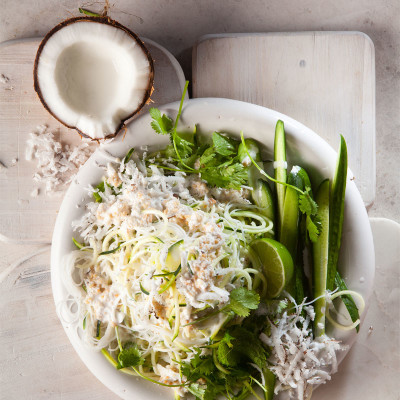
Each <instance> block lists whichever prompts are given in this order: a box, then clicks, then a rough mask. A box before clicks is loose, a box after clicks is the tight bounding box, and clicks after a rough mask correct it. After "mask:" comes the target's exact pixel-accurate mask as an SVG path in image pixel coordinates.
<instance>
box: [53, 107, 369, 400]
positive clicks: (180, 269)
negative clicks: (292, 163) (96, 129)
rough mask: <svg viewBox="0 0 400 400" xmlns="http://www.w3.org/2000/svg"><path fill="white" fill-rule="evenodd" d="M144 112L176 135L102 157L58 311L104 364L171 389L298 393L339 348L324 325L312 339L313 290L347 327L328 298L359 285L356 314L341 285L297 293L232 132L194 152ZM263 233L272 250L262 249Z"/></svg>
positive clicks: (263, 192)
mask: <svg viewBox="0 0 400 400" xmlns="http://www.w3.org/2000/svg"><path fill="white" fill-rule="evenodd" d="M153 110H154V109H153ZM151 115H152V117H153V124H154V125H153V124H152V126H153V128H154V129H155V130H156V131H157V132H159V133H160V132H161V133H163V134H165V132H167V133H169V134H171V135H172V141H173V143H172V144H171V145H169V146H168V147H167V149H164V150H160V151H156V152H154V153H150V154H149V153H148V150H147V148H144V149H140V151H137V150H133V149H131V150H130V151H129V152H128V154H127V155H126V157H124V158H123V159H122V161H120V160H119V159H115V158H114V157H108V159H107V161H109V162H108V164H107V166H106V168H105V176H104V177H103V180H102V181H101V182H100V183H99V184H98V185H97V186H96V187H91V188H90V190H89V191H90V194H91V195H92V197H93V200H92V201H90V202H88V203H87V205H86V211H85V213H84V215H83V216H82V217H81V218H80V219H79V220H77V221H74V222H73V228H74V230H75V231H76V233H77V234H76V237H75V238H73V239H72V242H73V245H74V246H75V248H76V249H75V250H74V251H71V252H70V253H69V254H68V256H67V257H66V259H65V263H64V266H63V271H64V274H65V276H64V282H65V286H66V289H67V291H68V294H69V295H68V298H67V299H66V300H65V301H64V302H62V303H60V304H58V306H57V310H58V313H59V315H60V318H61V319H62V320H63V321H64V322H65V323H66V324H71V325H74V326H76V328H77V330H78V334H79V337H80V338H81V340H82V341H83V342H84V343H85V344H86V346H88V347H89V348H91V349H93V350H95V351H100V352H102V353H103V355H104V356H105V358H106V359H107V360H108V361H109V362H110V363H111V364H112V365H113V366H114V367H115V368H117V369H120V370H121V372H123V373H126V374H130V375H134V376H140V377H141V378H143V379H146V380H148V381H150V382H152V383H155V384H159V385H162V386H168V387H171V388H173V390H174V391H175V398H176V399H180V398H182V399H183V398H196V399H200V400H209V399H216V398H219V396H220V395H224V396H225V397H226V398H229V399H237V400H239V399H242V400H243V399H245V398H246V397H247V396H248V395H251V394H252V395H254V396H255V397H256V398H257V399H261V398H265V399H272V397H273V395H274V393H279V392H280V391H287V392H288V394H289V397H290V398H296V399H300V400H301V399H306V398H309V397H310V396H311V392H312V388H313V385H316V384H321V383H325V382H326V381H327V380H329V379H330V375H331V374H332V373H334V372H335V371H336V369H337V360H336V353H337V352H338V351H341V350H345V348H346V347H345V346H343V345H342V344H341V343H340V342H339V341H337V340H335V339H334V338H330V337H328V336H327V335H326V334H325V333H324V334H323V335H320V336H318V337H314V335H313V323H314V322H313V321H314V318H315V311H314V302H315V301H317V300H318V299H320V298H322V297H325V299H326V308H327V309H326V311H325V310H323V312H326V318H327V319H328V320H329V321H330V323H331V324H332V325H333V326H335V327H336V328H340V329H343V330H350V329H354V328H356V327H358V325H359V323H360V319H359V317H358V319H357V320H355V319H353V323H352V324H349V325H343V324H341V323H339V322H337V321H335V320H334V319H333V318H332V316H331V314H330V311H329V309H332V308H333V303H332V301H333V300H334V299H336V298H337V297H341V298H343V296H347V298H348V299H349V298H350V297H351V298H352V297H356V298H357V299H358V304H359V306H360V307H359V308H360V314H361V313H362V312H363V309H364V301H363V298H362V296H360V295H359V294H358V293H356V292H354V291H351V290H347V288H346V289H345V290H344V289H343V288H342V289H341V290H339V289H336V290H335V291H332V292H329V291H322V293H321V294H320V295H319V297H316V296H314V297H316V298H314V300H312V301H308V302H307V297H305V298H304V300H303V301H302V302H299V301H298V300H297V303H296V300H295V299H297V298H296V297H295V296H294V295H293V294H292V293H290V290H293V287H292V288H291V286H290V285H286V284H287V283H288V282H290V279H291V276H292V272H293V271H292V272H288V271H289V270H290V269H292V270H293V261H292V258H291V256H290V253H289V252H288V250H286V248H284V246H283V245H282V244H280V243H278V242H277V241H276V240H273V239H271V238H273V237H276V236H277V232H276V229H275V226H274V225H275V224H274V219H275V217H274V205H273V201H274V200H273V198H272V195H271V192H270V191H269V190H268V187H267V183H266V182H265V181H261V180H260V178H261V175H262V174H260V173H259V172H258V170H257V169H256V168H253V167H252V166H251V163H247V164H246V165H245V164H241V161H240V157H239V155H238V154H239V153H240V150H239V151H238V148H239V142H237V141H235V140H234V139H231V138H229V137H227V136H225V135H222V134H220V133H214V134H213V145H211V146H210V145H203V147H202V148H201V149H202V150H201V152H202V153H201V154H200V156H199V157H198V158H196V157H194V156H193V157H192V155H191V152H190V151H189V150H190V149H191V147H190V143H189V142H187V141H186V140H184V139H182V138H181V137H179V136H177V133H176V131H174V129H175V130H176V123H175V125H173V124H172V121H171V120H168V119H167V117H166V116H161V114H160V113H159V111H158V110H156V111H153V112H152V113H151ZM157 121H158V122H157ZM168 121H170V123H169V122H168ZM156 122H157V123H158V125H157V124H156ZM174 127H175V128H174ZM164 131H165V132H164ZM171 132H172V133H171ZM184 142H186V144H185V143H184ZM188 143H189V144H188ZM248 143H249V144H250V141H249V142H248ZM185 146H186V147H185ZM207 146H208V147H207ZM241 146H246V144H245V141H244V139H243V138H242V144H241ZM251 146H252V151H253V152H255V153H254V154H256V155H255V156H254V157H255V158H256V157H258V153H257V147H256V145H255V144H254V143H253V144H251ZM200 147H201V146H200ZM188 149H189V150H188ZM244 149H245V151H242V152H241V154H242V158H243V159H244V161H246V157H245V156H246V155H248V156H249V157H250V155H249V152H248V151H247V148H246V147H244ZM171 151H172V153H168V152H171ZM179 151H181V152H182V154H179ZM184 151H186V154H185V153H184ZM173 152H175V153H176V154H175V153H173ZM213 152H214V153H213ZM218 152H219V153H218ZM217 153H218V154H217ZM171 154H172V156H171ZM173 154H175V156H173ZM194 155H196V154H194ZM259 160H260V159H259V158H258V160H257V162H258V164H257V165H259V164H260V165H262V162H261V161H259ZM251 161H252V162H253V163H254V160H253V158H251ZM217 162H218V163H217ZM207 163H211V164H210V165H212V166H213V167H212V168H214V172H210V171H211V167H210V168H208V167H204V166H207V165H208V164H207ZM212 163H214V164H212ZM201 168H203V172H202V173H198V171H199V170H200V169H201ZM207 168H208V169H207ZM229 174H230V175H231V176H232V178H230V175H229ZM248 174H249V177H248ZM251 174H257V175H254V176H250V175H251ZM266 176H267V175H266ZM217 182H220V184H217ZM249 182H251V183H249ZM250 185H253V186H254V187H252V186H250ZM256 186H257V190H258V192H256V193H255V194H256V196H253V197H252V193H254V192H255V191H256V189H255V188H256ZM252 191H253V192H252ZM300 192H301V193H302V194H303V195H304V196H305V195H307V194H308V190H306V191H305V192H304V193H303V192H302V191H301V190H300ZM304 201H312V198H311V197H310V196H309V200H307V198H303V202H304ZM315 207H316V206H315ZM310 221H311V220H310ZM311 222H312V221H311ZM315 229H317V228H315ZM317 234H318V232H316V233H315V235H317ZM260 241H265V242H262V243H264V245H265V246H264V247H262V249H264V250H265V251H266V254H269V257H271V258H273V257H275V258H276V259H274V260H266V259H265V257H266V256H264V257H262V256H261V255H260V253H259V251H260V250H257V249H260V248H261V247H257V246H254V243H256V242H257V243H260ZM267 244H269V245H270V247H267ZM271 246H272V247H271ZM264 250H263V251H264ZM272 250H274V251H275V252H273V251H272ZM268 252H269V253H268ZM285 257H286V258H285ZM282 260H283V261H282ZM285 260H286V261H285ZM268 263H270V264H271V265H272V266H270V267H268V266H266V265H267V264H268ZM284 263H286V264H285V265H284ZM268 268H269V269H268ZM267 269H268V270H267ZM286 279H287V281H286ZM273 283H277V284H276V285H275V287H276V288H277V289H274V290H275V292H274V291H272V290H271V289H268V288H274V285H273ZM268 285H271V286H270V287H269V286H268ZM279 285H281V289H279V288H280V286H279ZM343 285H344V283H343ZM343 287H344V286H343ZM284 288H286V289H285V290H284ZM271 292H272V293H274V294H273V295H271V297H274V298H273V299H269V298H268V293H271ZM311 298H312V297H311ZM354 307H356V306H355V305H354ZM355 311H356V312H357V313H356V312H355V313H354V315H357V316H358V315H359V314H358V310H357V308H355ZM321 329H322V328H321Z"/></svg>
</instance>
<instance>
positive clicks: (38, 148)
mask: <svg viewBox="0 0 400 400" xmlns="http://www.w3.org/2000/svg"><path fill="white" fill-rule="evenodd" d="M92 149H93V147H91V146H90V145H89V144H88V143H86V142H82V143H81V144H80V145H79V146H76V147H71V146H68V145H63V144H62V143H60V142H59V141H58V140H57V139H56V138H55V135H54V133H53V132H51V131H50V130H49V129H48V127H47V126H45V125H40V126H38V127H37V128H36V130H35V132H33V133H31V134H30V139H28V140H27V142H26V149H25V158H26V160H27V161H32V160H36V168H37V170H36V172H35V173H34V174H33V179H34V180H35V181H36V182H38V183H43V184H44V185H45V193H46V194H54V193H56V192H58V191H60V190H63V189H65V187H66V185H67V184H69V183H70V182H71V181H72V180H73V179H74V177H75V174H76V173H77V172H78V170H79V168H80V166H81V165H83V164H84V163H85V162H86V160H87V159H88V158H89V156H90V155H91V153H92Z"/></svg>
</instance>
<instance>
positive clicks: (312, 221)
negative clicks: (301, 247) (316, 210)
mask: <svg viewBox="0 0 400 400" xmlns="http://www.w3.org/2000/svg"><path fill="white" fill-rule="evenodd" d="M306 227H307V231H308V235H309V237H310V240H311V241H312V242H313V243H315V242H316V241H317V239H318V236H319V234H320V233H321V229H322V223H321V219H320V218H319V216H318V214H317V215H312V216H308V215H307V218H306Z"/></svg>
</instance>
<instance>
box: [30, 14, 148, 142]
mask: <svg viewBox="0 0 400 400" xmlns="http://www.w3.org/2000/svg"><path fill="white" fill-rule="evenodd" d="M83 21H84V22H93V23H100V24H105V25H110V26H113V27H115V28H117V29H121V30H123V31H124V32H125V33H126V34H128V35H129V36H130V37H131V38H132V39H133V40H135V41H136V42H137V43H138V45H139V46H140V47H141V49H142V50H143V52H144V53H145V55H146V56H147V59H148V61H149V65H150V73H149V82H148V84H147V89H146V92H145V95H144V97H143V100H142V102H141V103H140V105H139V107H137V109H136V110H135V111H133V112H132V113H131V114H130V115H128V116H127V117H126V118H124V119H123V120H122V121H121V123H120V125H119V126H118V127H117V129H116V130H115V132H114V133H113V134H110V135H107V136H106V137H104V139H111V138H113V137H115V136H116V135H117V134H118V132H119V131H120V130H121V128H122V127H123V126H124V124H125V121H127V120H128V119H130V118H132V117H133V116H135V115H136V114H137V113H138V112H139V111H140V110H141V109H142V108H143V107H144V106H145V105H146V104H147V102H148V101H149V99H150V96H151V94H152V92H153V82H154V62H153V59H152V58H151V55H150V52H149V50H148V49H147V47H146V46H145V45H144V43H143V42H142V40H141V39H140V38H139V36H138V35H136V34H135V33H134V32H132V31H131V30H130V29H128V28H127V27H126V26H124V25H121V24H120V23H119V22H117V21H114V20H112V19H111V18H109V17H88V16H84V17H74V18H69V19H66V20H65V21H63V22H61V23H59V24H58V25H57V26H55V27H54V28H53V29H52V30H51V31H50V32H48V33H47V34H46V36H45V37H44V38H43V40H42V41H41V43H40V45H39V48H38V51H37V53H36V58H35V64H34V67H33V86H34V89H35V92H36V93H37V95H38V96H39V100H40V102H41V103H42V105H43V107H44V108H45V109H46V110H47V111H48V112H49V113H50V114H51V115H52V116H53V117H54V118H55V119H56V120H58V121H59V122H61V123H62V124H63V125H65V126H66V127H67V128H70V129H75V130H76V131H77V132H78V133H79V134H80V135H81V136H83V137H85V138H88V139H92V140H95V141H99V140H100V139H94V138H92V137H90V136H88V135H87V134H86V133H85V132H82V131H81V130H79V129H78V128H76V127H75V126H70V125H67V124H66V123H65V122H64V121H62V120H61V119H60V117H58V116H57V115H55V114H54V113H53V111H52V110H51V108H50V107H49V106H48V104H47V103H46V101H45V100H44V97H43V94H42V91H41V89H40V86H39V80H38V73H37V72H38V65H39V59H40V55H41V53H42V51H43V48H44V46H45V45H46V43H47V41H48V40H49V39H50V38H51V37H52V36H53V35H54V34H55V33H56V32H58V31H59V30H61V29H63V28H64V27H66V26H68V25H71V24H74V23H77V22H83ZM101 140H103V139H101Z"/></svg>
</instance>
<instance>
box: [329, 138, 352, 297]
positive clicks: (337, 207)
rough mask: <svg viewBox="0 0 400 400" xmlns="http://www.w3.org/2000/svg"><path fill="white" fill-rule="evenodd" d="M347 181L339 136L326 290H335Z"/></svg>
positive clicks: (345, 161) (344, 142)
mask: <svg viewBox="0 0 400 400" xmlns="http://www.w3.org/2000/svg"><path fill="white" fill-rule="evenodd" d="M346 179H347V146H346V141H345V140H344V138H343V136H340V147H339V154H338V159H337V163H336V171H335V176H334V178H333V183H332V192H331V201H330V216H329V220H330V226H329V255H328V278H327V285H326V286H327V289H328V290H333V289H334V288H335V277H336V270H337V263H338V259H339V251H340V244H341V242H342V229H343V219H344V196H345V192H346Z"/></svg>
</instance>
